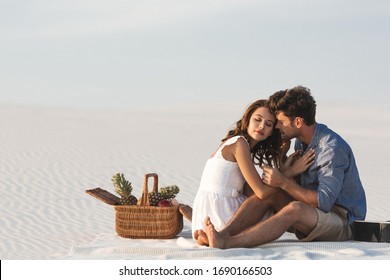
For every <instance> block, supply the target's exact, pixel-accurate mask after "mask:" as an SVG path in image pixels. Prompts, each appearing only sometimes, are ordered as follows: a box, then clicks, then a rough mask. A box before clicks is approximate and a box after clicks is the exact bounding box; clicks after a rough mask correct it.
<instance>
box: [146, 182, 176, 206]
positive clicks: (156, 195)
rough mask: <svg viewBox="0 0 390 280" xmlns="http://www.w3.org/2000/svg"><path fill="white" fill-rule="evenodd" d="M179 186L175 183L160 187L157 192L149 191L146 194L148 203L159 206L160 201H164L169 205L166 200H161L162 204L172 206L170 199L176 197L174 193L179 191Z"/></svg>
mask: <svg viewBox="0 0 390 280" xmlns="http://www.w3.org/2000/svg"><path fill="white" fill-rule="evenodd" d="M179 191H180V190H179V187H178V186H176V185H171V186H167V187H164V188H160V191H159V192H150V193H149V194H148V196H149V205H150V206H160V205H159V202H160V201H166V202H168V203H169V205H168V204H167V203H166V202H163V203H162V205H165V206H172V203H171V200H172V199H174V198H175V197H176V194H178V193H179Z"/></svg>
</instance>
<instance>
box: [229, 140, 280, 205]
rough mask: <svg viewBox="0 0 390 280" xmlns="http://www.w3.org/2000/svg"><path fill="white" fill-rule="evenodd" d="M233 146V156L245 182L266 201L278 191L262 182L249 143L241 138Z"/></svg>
mask: <svg viewBox="0 0 390 280" xmlns="http://www.w3.org/2000/svg"><path fill="white" fill-rule="evenodd" d="M231 146H232V147H231V152H232V155H233V156H234V158H235V160H236V161H237V164H238V166H239V168H240V170H241V173H242V175H243V176H244V179H245V181H246V182H247V183H248V185H249V186H250V188H251V189H252V190H253V192H254V193H255V195H256V196H257V197H258V198H260V199H264V198H267V197H268V196H269V195H271V194H273V193H275V192H276V191H277V189H275V188H272V187H269V186H267V185H265V184H264V183H263V181H262V180H261V178H260V175H259V173H258V172H257V170H256V168H255V166H254V164H253V161H252V155H251V152H250V150H249V145H248V142H246V141H245V140H244V139H242V138H239V139H238V140H237V142H236V143H235V144H233V145H231Z"/></svg>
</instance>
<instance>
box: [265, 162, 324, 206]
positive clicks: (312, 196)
mask: <svg viewBox="0 0 390 280" xmlns="http://www.w3.org/2000/svg"><path fill="white" fill-rule="evenodd" d="M263 171H264V175H263V182H264V183H265V184H267V185H269V186H271V187H275V188H280V189H282V190H284V191H285V192H287V193H288V194H289V195H290V196H291V197H292V198H293V199H295V200H297V201H302V202H304V203H306V204H308V205H311V206H314V207H318V192H317V191H314V190H309V189H305V188H303V187H301V186H300V185H298V184H297V183H296V182H295V181H294V180H291V179H288V178H286V177H285V176H284V175H283V174H282V173H281V172H280V171H279V170H277V169H275V168H272V167H270V166H264V167H263Z"/></svg>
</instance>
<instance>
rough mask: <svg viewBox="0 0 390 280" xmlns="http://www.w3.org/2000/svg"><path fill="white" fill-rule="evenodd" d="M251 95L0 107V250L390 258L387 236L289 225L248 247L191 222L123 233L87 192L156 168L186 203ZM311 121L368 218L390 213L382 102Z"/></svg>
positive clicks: (389, 115)
mask: <svg viewBox="0 0 390 280" xmlns="http://www.w3.org/2000/svg"><path fill="white" fill-rule="evenodd" d="M251 101H252V100H244V101H243V102H242V103H241V104H236V103H234V102H225V103H220V104H191V105H189V104H183V105H182V106H179V105H172V106H171V107H166V106H165V107H160V108H158V107H157V108H137V109H132V110H130V109H129V110H113V109H106V110H103V109H81V108H55V107H38V106H21V105H0V131H1V136H0V147H1V148H0V178H1V179H0V180H1V184H0V194H1V204H0V208H1V209H0V223H1V227H0V258H1V259H2V260H124V259H126V260H128V259H144V260H154V259H166V260H168V259H182V260H187V259H196V260H203V259H215V260H218V259H219V260H222V259H224V260H228V259H232V260H235V259H236V260H239V259H241V260H242V259H248V260H255V259H263V260H313V259H314V260H345V259H353V260H355V259H357V260H378V259H381V260H389V259H390V244H389V243H372V242H358V241H348V242H312V243H302V242H299V241H297V240H296V239H295V237H294V236H293V235H291V234H285V235H283V236H282V237H281V238H280V239H279V240H276V241H274V242H271V243H269V244H265V245H262V246H259V247H256V248H252V249H242V248H239V249H229V250H219V249H211V248H206V247H201V246H198V245H197V244H196V243H195V242H194V241H193V240H192V239H191V230H190V228H191V225H190V223H189V222H188V221H187V220H184V229H183V231H182V232H181V233H180V234H179V235H178V236H177V237H176V238H174V239H169V240H133V239H124V238H121V237H119V236H118V235H117V234H116V232H115V227H114V225H115V221H114V218H115V216H114V215H115V211H114V208H113V207H112V206H110V205H107V204H105V203H103V202H101V201H100V200H97V199H96V198H93V197H91V196H89V195H88V194H86V193H85V190H87V189H91V188H95V187H101V188H103V189H106V190H108V191H110V192H113V193H114V188H113V186H112V184H111V180H110V179H111V177H112V175H114V174H115V173H117V172H122V173H124V174H125V176H126V178H127V179H128V180H129V181H131V182H132V184H133V187H134V195H135V196H137V197H139V196H140V194H141V192H142V183H143V176H144V174H146V173H149V172H156V173H157V174H158V175H159V185H160V186H165V185H169V184H176V185H178V186H179V187H180V190H181V191H180V193H179V195H178V197H177V199H178V201H179V202H180V203H184V204H188V205H192V201H193V199H194V197H195V194H196V191H197V188H198V185H199V181H200V177H201V173H202V170H203V166H204V164H205V162H206V160H207V158H208V157H209V155H210V154H211V153H212V152H213V151H214V150H215V148H216V147H217V145H218V143H219V140H220V139H221V138H222V137H223V136H224V135H225V133H226V131H227V130H228V129H229V128H230V127H231V126H232V125H233V124H234V123H235V121H236V120H238V118H240V117H241V114H242V112H243V110H244V108H245V106H246V105H247V104H249V103H250V102H251ZM317 120H318V121H319V122H321V123H325V124H327V125H328V126H329V127H330V128H332V129H334V130H335V131H337V132H338V133H339V134H341V135H342V136H343V137H344V138H345V139H346V140H347V141H348V143H349V144H350V145H351V146H352V148H353V150H354V153H355V157H356V159H357V164H358V166H359V170H360V175H361V179H362V181H363V184H364V186H365V190H366V194H367V201H368V213H367V219H368V220H374V221H386V220H390V206H389V202H388V200H389V197H390V188H389V186H388V181H389V179H390V177H389V172H388V170H389V167H390V163H389V160H388V159H389V158H390V146H389V145H388V144H387V143H388V142H389V140H390V132H389V130H388V129H387V128H388V125H387V124H388V123H389V121H390V110H389V108H388V107H386V106H383V105H378V106H374V105H370V106H363V105H356V104H339V103H337V104H320V105H319V108H318V118H317Z"/></svg>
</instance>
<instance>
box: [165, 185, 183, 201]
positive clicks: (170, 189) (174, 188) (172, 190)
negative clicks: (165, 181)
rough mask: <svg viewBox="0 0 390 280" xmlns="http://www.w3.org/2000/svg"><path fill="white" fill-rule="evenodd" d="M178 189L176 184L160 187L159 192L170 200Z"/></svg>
mask: <svg viewBox="0 0 390 280" xmlns="http://www.w3.org/2000/svg"><path fill="white" fill-rule="evenodd" d="M179 191H180V189H179V187H178V186H176V185H171V186H167V187H164V188H160V193H161V195H162V196H163V198H164V199H166V200H172V199H174V198H175V197H176V195H177V194H178V193H179Z"/></svg>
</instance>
